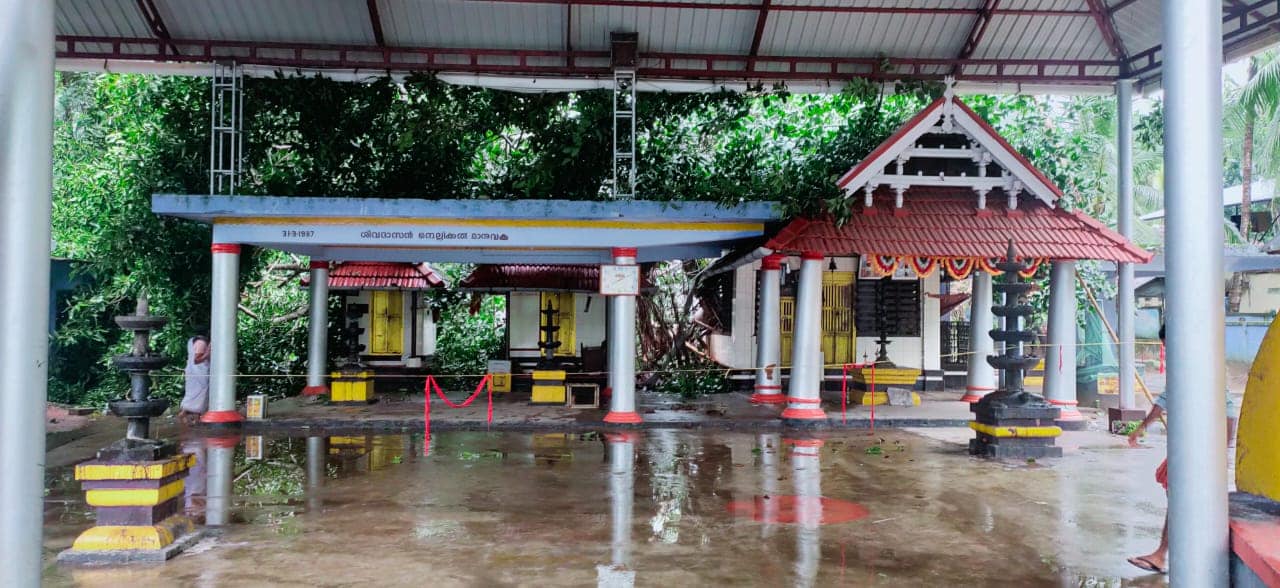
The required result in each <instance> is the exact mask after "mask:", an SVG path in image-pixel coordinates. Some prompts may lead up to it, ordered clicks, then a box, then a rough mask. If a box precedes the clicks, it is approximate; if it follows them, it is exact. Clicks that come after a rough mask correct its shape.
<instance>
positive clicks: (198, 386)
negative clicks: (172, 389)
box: [178, 331, 209, 423]
mask: <svg viewBox="0 0 1280 588" xmlns="http://www.w3.org/2000/svg"><path fill="white" fill-rule="evenodd" d="M183 375H185V376H186V390H185V393H184V394H183V396H182V404H181V405H180V407H179V410H178V418H179V419H181V420H182V421H183V422H186V423H193V422H195V421H196V420H197V419H199V418H200V415H202V414H204V413H205V412H206V411H208V410H209V335H208V334H207V333H205V332H204V331H200V332H199V333H198V334H197V335H196V336H194V337H192V338H190V339H188V340H187V367H186V368H185V369H184V370H183Z"/></svg>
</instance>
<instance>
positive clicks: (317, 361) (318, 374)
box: [302, 259, 329, 396]
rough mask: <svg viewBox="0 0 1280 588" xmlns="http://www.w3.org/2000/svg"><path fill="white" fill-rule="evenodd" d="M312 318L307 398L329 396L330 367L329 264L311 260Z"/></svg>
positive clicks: (309, 332)
mask: <svg viewBox="0 0 1280 588" xmlns="http://www.w3.org/2000/svg"><path fill="white" fill-rule="evenodd" d="M310 290H311V301H310V304H311V314H310V316H309V317H308V322H307V330H308V333H307V335H308V336H307V387H305V388H303V389H302V395H303V396H319V395H321V394H328V393H329V386H328V385H326V384H325V379H324V374H325V368H326V367H327V366H328V364H329V262H327V261H321V260H317V259H313V260H311V288H310Z"/></svg>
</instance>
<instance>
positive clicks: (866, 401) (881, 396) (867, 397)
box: [862, 382, 920, 406]
mask: <svg viewBox="0 0 1280 588" xmlns="http://www.w3.org/2000/svg"><path fill="white" fill-rule="evenodd" d="M876 384H877V385H879V382H876ZM873 404H875V405H881V404H889V393H888V392H863V393H862V405H863V406H871V405H873ZM911 406H920V395H919V394H917V393H915V392H912V393H911Z"/></svg>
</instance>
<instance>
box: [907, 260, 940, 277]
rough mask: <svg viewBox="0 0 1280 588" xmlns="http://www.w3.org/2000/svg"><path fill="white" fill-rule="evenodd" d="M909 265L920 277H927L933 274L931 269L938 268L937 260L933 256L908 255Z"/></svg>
mask: <svg viewBox="0 0 1280 588" xmlns="http://www.w3.org/2000/svg"><path fill="white" fill-rule="evenodd" d="M907 259H908V260H909V261H910V267H911V269H912V270H915V272H916V275H917V276H920V277H921V278H927V277H929V276H931V275H933V270H936V269H938V260H937V259H936V258H933V257H909V258H907Z"/></svg>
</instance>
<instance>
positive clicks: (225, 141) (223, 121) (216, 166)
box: [209, 61, 244, 195]
mask: <svg viewBox="0 0 1280 588" xmlns="http://www.w3.org/2000/svg"><path fill="white" fill-rule="evenodd" d="M243 84H244V76H243V75H242V74H241V72H240V68H239V67H238V66H237V65H236V63H235V62H234V61H233V62H215V63H214V64H213V77H212V78H211V83H210V87H209V90H210V102H209V194H211V195H212V194H227V195H234V194H235V193H236V187H237V186H238V183H239V181H240V168H241V163H242V161H243V158H244V135H243V134H242V133H241V129H243V128H244V86H243Z"/></svg>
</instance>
